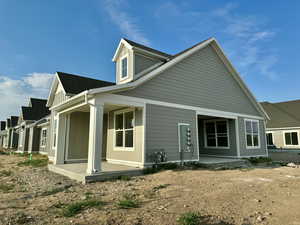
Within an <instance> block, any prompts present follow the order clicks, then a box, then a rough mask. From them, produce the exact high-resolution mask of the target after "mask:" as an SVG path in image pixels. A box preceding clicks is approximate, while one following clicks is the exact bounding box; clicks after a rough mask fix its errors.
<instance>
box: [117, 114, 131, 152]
mask: <svg viewBox="0 0 300 225" xmlns="http://www.w3.org/2000/svg"><path fill="white" fill-rule="evenodd" d="M133 132H134V112H133V111H123V112H117V113H116V114H115V147H117V148H123V149H126V148H127V149H132V148H133V135H134V133H133Z"/></svg>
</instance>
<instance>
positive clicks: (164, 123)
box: [146, 104, 198, 162]
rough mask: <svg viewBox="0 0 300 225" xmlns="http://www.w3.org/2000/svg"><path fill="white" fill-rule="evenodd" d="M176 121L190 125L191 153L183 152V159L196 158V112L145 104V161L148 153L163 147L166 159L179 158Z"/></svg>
mask: <svg viewBox="0 0 300 225" xmlns="http://www.w3.org/2000/svg"><path fill="white" fill-rule="evenodd" d="M178 123H188V124H190V125H191V134H192V144H193V146H194V152H193V153H184V154H183V159H185V160H193V159H198V152H197V149H198V148H197V141H196V137H197V136H196V134H197V133H196V112H195V111H192V110H184V109H177V108H170V107H163V106H157V105H150V104H147V105H146V162H151V160H150V155H151V154H152V153H153V152H155V151H158V150H160V149H163V150H164V151H165V152H166V154H167V158H168V161H177V160H180V159H181V158H180V153H179V143H178Z"/></svg>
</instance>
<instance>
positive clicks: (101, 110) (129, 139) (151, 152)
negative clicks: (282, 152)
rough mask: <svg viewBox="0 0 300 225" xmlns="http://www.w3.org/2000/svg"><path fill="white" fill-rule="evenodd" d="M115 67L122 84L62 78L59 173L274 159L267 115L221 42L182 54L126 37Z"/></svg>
mask: <svg viewBox="0 0 300 225" xmlns="http://www.w3.org/2000/svg"><path fill="white" fill-rule="evenodd" d="M113 62H115V65H116V84H113V83H109V82H104V81H100V80H93V79H89V78H84V77H80V76H75V75H70V74H65V73H60V72H57V74H56V77H55V79H54V82H53V84H52V87H51V91H50V95H49V98H48V103H47V106H48V107H49V108H50V110H51V135H50V136H51V137H50V139H51V147H50V148H49V149H48V151H49V154H50V155H51V156H53V157H54V160H53V163H54V166H57V168H59V166H60V165H62V164H66V163H76V162H87V164H86V165H87V166H86V169H85V171H86V174H89V175H91V174H92V175H97V174H99V173H101V171H102V169H103V168H102V160H106V161H107V162H108V163H113V164H121V165H126V166H132V167H146V166H150V165H152V164H153V163H155V161H156V160H157V159H158V156H159V155H162V156H164V157H162V158H164V161H167V162H182V161H198V160H199V158H201V157H203V156H208V155H209V156H216V157H230V158H244V157H256V156H267V154H268V153H267V148H266V138H265V119H267V118H268V117H267V115H266V114H265V112H264V110H263V108H262V107H261V106H260V104H259V103H258V102H257V101H256V99H255V97H254V96H253V95H252V93H251V92H250V91H249V89H248V88H247V86H246V85H245V83H244V82H243V81H242V79H241V78H240V76H239V75H238V73H237V71H236V70H235V69H234V67H233V66H232V64H231V63H230V61H229V60H228V58H227V57H226V56H225V54H224V52H223V50H222V49H221V47H220V46H219V44H218V43H217V41H216V40H215V39H214V38H210V39H208V40H205V41H203V42H201V43H199V44H196V45H194V46H192V47H191V48H188V49H186V50H184V51H182V52H180V53H178V54H175V55H170V54H166V53H163V52H160V51H157V50H154V49H152V48H149V47H146V46H143V45H141V44H138V43H135V42H132V41H129V40H127V39H122V40H121V41H120V43H119V46H118V48H117V50H116V52H115V55H114V57H113ZM81 165H82V164H81Z"/></svg>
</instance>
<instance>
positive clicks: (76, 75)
mask: <svg viewBox="0 0 300 225" xmlns="http://www.w3.org/2000/svg"><path fill="white" fill-rule="evenodd" d="M56 73H57V74H61V75H71V76H75V77H80V78H85V79H90V80H97V81H102V82H107V83H113V82H111V81H105V80H99V79H95V78H91V77H86V76H82V75H78V74H73V73H66V72H61V71H56Z"/></svg>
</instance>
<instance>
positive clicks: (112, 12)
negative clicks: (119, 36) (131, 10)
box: [104, 0, 150, 45]
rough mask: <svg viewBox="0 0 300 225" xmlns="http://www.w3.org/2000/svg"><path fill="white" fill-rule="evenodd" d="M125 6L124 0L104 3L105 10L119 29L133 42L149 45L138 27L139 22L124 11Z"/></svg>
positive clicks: (108, 0) (110, 0)
mask: <svg viewBox="0 0 300 225" xmlns="http://www.w3.org/2000/svg"><path fill="white" fill-rule="evenodd" d="M125 5H126V4H124V1H123V0H106V1H105V2H104V8H105V10H106V11H107V13H108V15H109V16H110V18H111V20H112V22H113V23H114V24H116V25H117V26H118V27H119V29H120V30H121V32H122V33H123V34H124V35H125V36H126V37H128V38H130V39H132V40H133V41H137V42H139V43H142V44H145V45H149V44H150V41H149V40H148V39H147V38H146V37H145V35H144V34H143V32H142V30H141V29H140V28H139V27H138V25H137V20H136V19H135V18H134V17H132V16H130V15H129V14H128V13H127V12H126V11H125V10H124V7H125Z"/></svg>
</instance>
